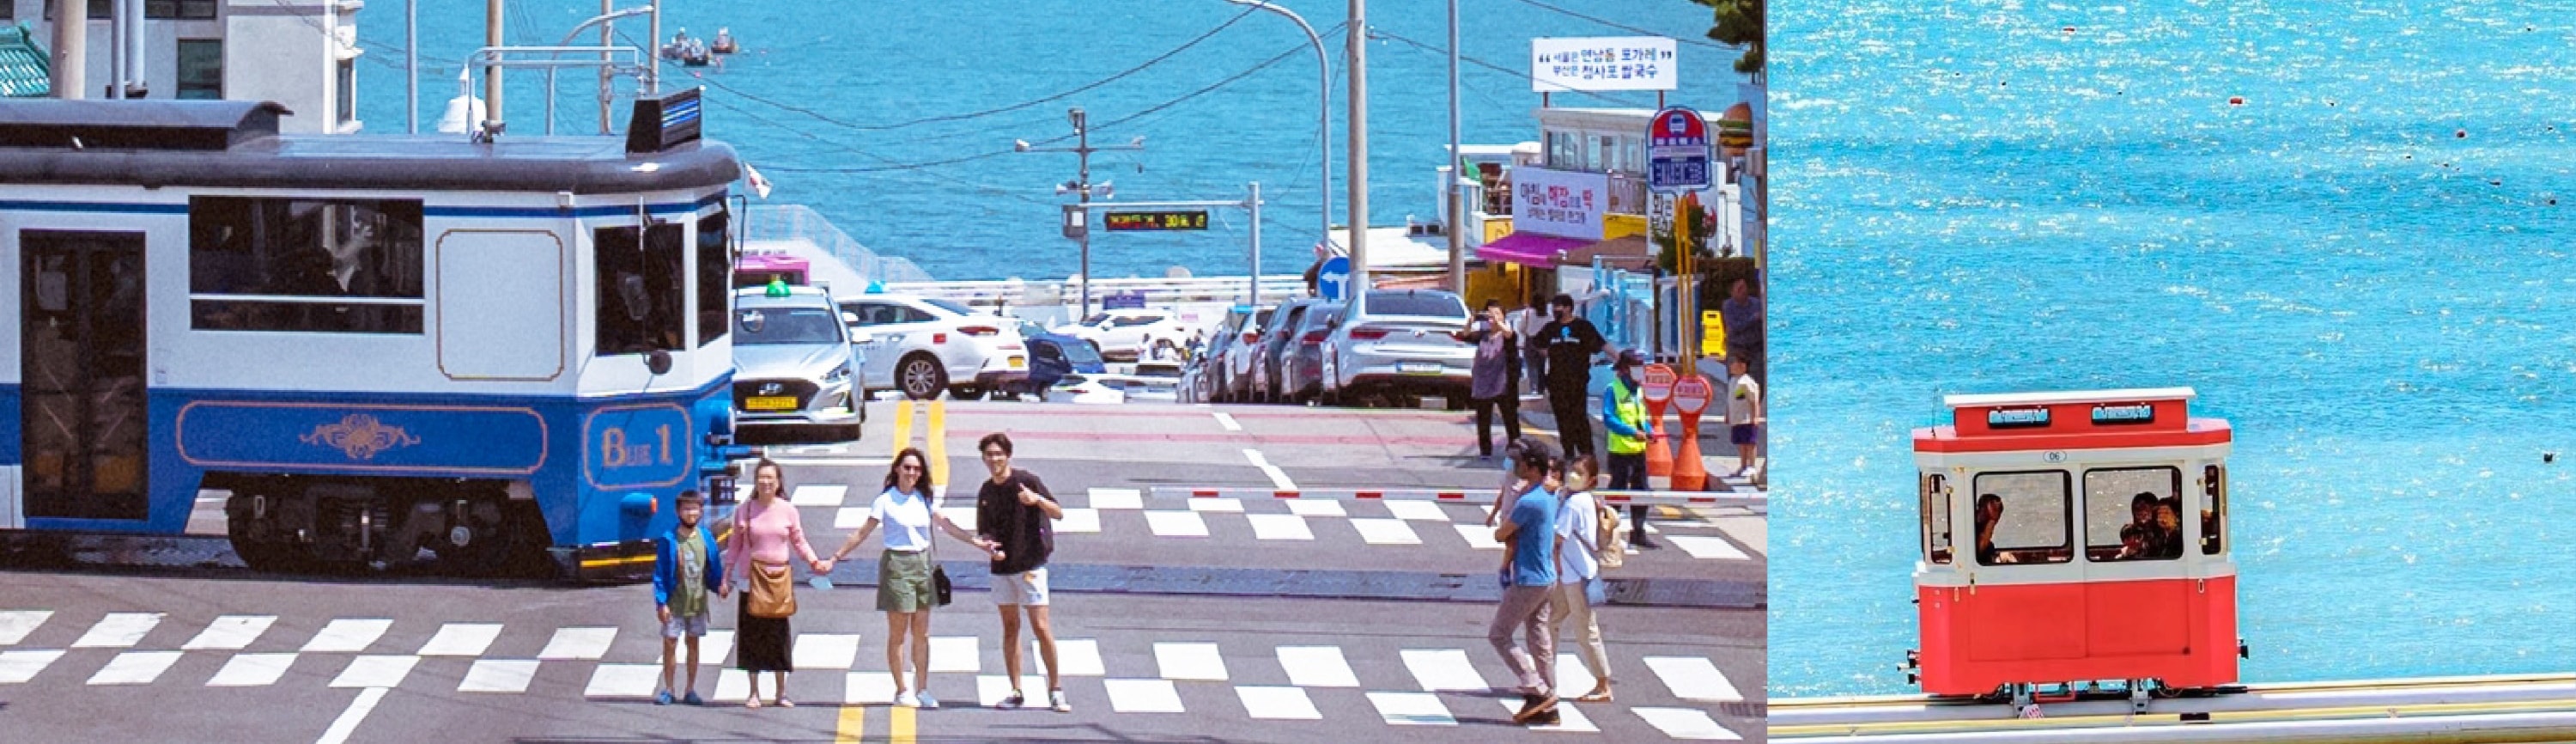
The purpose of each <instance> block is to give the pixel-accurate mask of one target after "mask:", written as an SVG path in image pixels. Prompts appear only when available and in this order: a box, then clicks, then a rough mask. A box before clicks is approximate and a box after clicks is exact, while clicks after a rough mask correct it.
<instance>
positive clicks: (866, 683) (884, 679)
mask: <svg viewBox="0 0 2576 744" xmlns="http://www.w3.org/2000/svg"><path fill="white" fill-rule="evenodd" d="M935 657H936V655H934V658H935ZM844 680H845V686H844V687H843V688H842V691H841V703H842V704H843V705H893V704H894V675H892V674H887V673H885V672H851V673H850V674H849V676H848V677H846V678H844ZM745 684H749V683H748V682H746V683H745ZM740 699H741V698H735V700H740Z"/></svg>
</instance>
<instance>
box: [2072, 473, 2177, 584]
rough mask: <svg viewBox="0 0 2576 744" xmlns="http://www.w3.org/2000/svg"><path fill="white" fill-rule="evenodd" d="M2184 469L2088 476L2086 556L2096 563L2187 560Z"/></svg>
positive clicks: (2085, 496)
mask: <svg viewBox="0 0 2576 744" xmlns="http://www.w3.org/2000/svg"><path fill="white" fill-rule="evenodd" d="M2182 514H2183V512H2182V469H2181V468H2172V467H2149V468H2103V469H2100V470H2087V471H2084V555H2085V558H2086V559H2087V560H2091V561H2093V562H2096V563H2103V562H2112V561H2139V560H2173V559H2175V558H2181V557H2182V540H2183V531H2182Z"/></svg>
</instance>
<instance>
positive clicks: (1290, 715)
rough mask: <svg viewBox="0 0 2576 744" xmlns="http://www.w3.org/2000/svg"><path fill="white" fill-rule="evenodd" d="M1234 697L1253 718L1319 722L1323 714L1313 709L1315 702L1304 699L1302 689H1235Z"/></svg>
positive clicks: (1303, 690) (1304, 691)
mask: <svg viewBox="0 0 2576 744" xmlns="http://www.w3.org/2000/svg"><path fill="white" fill-rule="evenodd" d="M1234 694H1235V696H1236V697H1240V698H1242V699H1243V710H1244V712H1245V713H1246V714H1248V715H1250V716H1252V717H1253V718H1262V719H1273V720H1287V721H1320V720H1323V719H1324V712H1323V711H1320V710H1316V709H1315V701H1314V700H1313V699H1311V698H1308V697H1306V688H1303V687H1237V688H1234Z"/></svg>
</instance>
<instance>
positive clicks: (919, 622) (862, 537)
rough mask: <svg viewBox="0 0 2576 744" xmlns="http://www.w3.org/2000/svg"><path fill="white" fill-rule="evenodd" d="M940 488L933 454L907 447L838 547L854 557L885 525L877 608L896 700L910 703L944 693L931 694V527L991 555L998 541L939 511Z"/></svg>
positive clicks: (840, 554) (931, 703)
mask: <svg viewBox="0 0 2576 744" xmlns="http://www.w3.org/2000/svg"><path fill="white" fill-rule="evenodd" d="M936 493H937V491H936V489H934V488H933V487H932V486H931V483H930V458H929V457H928V456H926V455H923V454H922V453H921V450H920V449H919V448H905V449H904V451H902V452H900V453H897V454H896V455H895V456H894V467H893V468H892V469H890V470H889V471H888V472H887V473H886V483H885V491H884V492H883V493H879V494H877V498H876V502H875V503H874V504H871V505H870V506H869V507H868V521H867V522H866V523H864V524H861V525H859V531H858V532H854V533H851V534H850V539H849V541H847V542H843V543H841V549H840V550H837V551H833V553H832V559H833V560H835V561H838V560H841V559H844V558H847V557H849V555H850V551H853V550H857V549H858V547H859V544H860V543H864V542H867V539H868V533H871V532H875V531H876V529H877V525H879V524H883V525H885V528H886V529H885V552H884V553H883V554H881V555H879V556H878V558H877V609H879V610H882V611H884V612H885V614H886V669H888V670H890V671H891V672H892V673H893V674H894V704H896V705H900V706H903V707H906V708H937V707H939V699H938V698H934V697H931V696H930V608H932V607H936V606H938V604H939V600H938V596H937V592H935V591H934V590H933V589H932V588H931V579H930V574H931V568H932V564H931V560H930V541H931V539H932V535H931V528H932V527H933V526H937V527H938V528H939V529H940V530H942V531H945V532H947V533H948V534H949V535H951V536H954V537H956V538H957V539H958V540H959V541H960V542H964V543H967V544H970V545H973V546H975V547H976V549H978V550H982V551H984V552H985V554H986V557H988V558H989V557H991V554H992V551H993V546H992V544H990V543H986V542H984V541H983V540H981V539H978V538H977V537H976V536H975V533H973V532H968V531H966V530H964V529H961V528H959V527H958V526H957V525H955V524H953V523H950V522H949V521H948V517H947V516H945V515H942V514H940V513H939V500H938V497H937V496H936V495H935V494H936ZM906 636H909V637H910V639H911V641H910V645H911V646H912V680H911V681H912V684H911V685H909V686H907V685H905V684H904V674H903V672H904V665H903V649H904V646H905V645H906V643H905V638H906Z"/></svg>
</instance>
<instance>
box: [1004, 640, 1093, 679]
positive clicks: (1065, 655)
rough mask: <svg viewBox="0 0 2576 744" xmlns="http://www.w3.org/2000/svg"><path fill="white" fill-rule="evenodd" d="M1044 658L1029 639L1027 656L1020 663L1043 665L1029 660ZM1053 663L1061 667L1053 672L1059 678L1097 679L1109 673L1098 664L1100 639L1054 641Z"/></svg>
mask: <svg viewBox="0 0 2576 744" xmlns="http://www.w3.org/2000/svg"><path fill="white" fill-rule="evenodd" d="M1044 658H1046V657H1044V656H1040V655H1039V654H1038V642H1037V639H1035V638H1031V639H1029V655H1028V656H1026V657H1022V659H1021V661H1023V662H1025V663H1030V664H1043V663H1044V662H1042V661H1029V660H1030V659H1044ZM1055 663H1056V665H1057V666H1059V667H1062V668H1060V669H1057V670H1055V673H1056V676H1059V677H1098V676H1101V675H1105V674H1108V673H1109V670H1108V668H1107V667H1106V666H1104V665H1102V664H1101V663H1100V639H1097V638H1058V639H1055Z"/></svg>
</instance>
